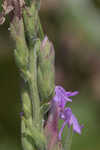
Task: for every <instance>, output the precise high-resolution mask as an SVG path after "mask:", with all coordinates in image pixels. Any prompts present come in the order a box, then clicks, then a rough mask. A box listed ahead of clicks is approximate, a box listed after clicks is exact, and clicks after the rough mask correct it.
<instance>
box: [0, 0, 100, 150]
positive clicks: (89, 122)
mask: <svg viewBox="0 0 100 150" xmlns="http://www.w3.org/2000/svg"><path fill="white" fill-rule="evenodd" d="M42 1H43V3H41V4H42V7H41V10H40V16H41V21H42V24H43V28H44V31H45V33H46V34H48V36H49V37H50V40H52V41H53V43H54V45H55V51H56V83H57V84H61V85H63V86H64V87H65V88H66V89H67V90H78V91H79V92H80V95H78V96H76V97H75V98H73V104H72V110H73V112H74V113H75V114H76V116H77V118H79V122H80V123H81V124H82V123H83V124H84V126H85V128H84V129H83V133H82V135H81V136H79V135H74V136H73V142H72V150H78V149H79V150H84V149H85V150H99V149H100V142H99V141H100V134H99V133H100V132H99V131H100V117H99V115H100V67H99V66H100V56H99V55H100V45H99V43H100V42H99V39H100V29H99V27H100V19H99V17H100V2H99V1H98V0H87V1H86V0H84V2H83V1H82V0H67V1H65V0H62V1H60V0H42ZM0 10H1V1H0ZM8 28H9V23H8V21H6V23H5V24H4V25H3V26H0V149H1V150H13V149H15V150H21V144H20V116H19V113H20V111H21V99H20V87H21V86H22V85H21V83H20V77H19V74H18V69H17V68H16V65H15V62H14V58H13V48H14V45H13V42H12V39H11V37H10V34H9V30H8ZM66 132H67V129H65V132H64V133H66ZM63 138H64V135H63Z"/></svg>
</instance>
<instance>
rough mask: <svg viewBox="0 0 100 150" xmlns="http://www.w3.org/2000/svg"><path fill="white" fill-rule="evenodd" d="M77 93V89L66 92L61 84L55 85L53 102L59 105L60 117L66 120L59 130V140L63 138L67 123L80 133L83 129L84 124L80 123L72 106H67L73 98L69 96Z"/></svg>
mask: <svg viewBox="0 0 100 150" xmlns="http://www.w3.org/2000/svg"><path fill="white" fill-rule="evenodd" d="M77 94H78V92H77V91H75V92H66V91H65V90H64V89H63V88H62V87H61V86H56V87H55V96H54V97H53V103H55V104H56V105H57V107H58V110H59V111H58V113H59V114H58V116H59V119H62V120H64V123H63V125H62V127H61V129H60V132H59V137H58V138H59V140H61V134H62V132H63V129H64V127H65V125H66V124H67V125H68V128H70V127H71V126H73V131H74V132H77V133H78V134H81V129H82V127H83V126H80V125H79V123H78V121H77V118H76V117H75V116H74V114H73V113H72V110H71V108H69V107H66V108H65V106H66V104H67V102H72V99H71V98H69V97H70V96H75V95H77Z"/></svg>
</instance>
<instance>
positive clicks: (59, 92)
mask: <svg viewBox="0 0 100 150" xmlns="http://www.w3.org/2000/svg"><path fill="white" fill-rule="evenodd" d="M77 94H78V92H77V91H75V92H66V91H65V90H64V88H62V87H61V86H56V87H55V96H54V97H53V101H54V102H56V103H57V104H58V106H59V107H60V108H61V109H64V107H65V105H66V103H67V102H72V99H71V98H69V97H70V96H75V95H77Z"/></svg>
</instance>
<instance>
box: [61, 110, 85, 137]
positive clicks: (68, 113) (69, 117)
mask: <svg viewBox="0 0 100 150" xmlns="http://www.w3.org/2000/svg"><path fill="white" fill-rule="evenodd" d="M60 119H62V120H64V123H63V125H62V127H61V129H60V132H59V140H61V134H62V131H63V129H64V127H65V125H66V124H67V125H68V128H70V127H71V126H73V131H74V132H76V133H78V134H81V129H82V128H83V126H80V125H79V123H78V120H77V118H76V117H75V116H74V114H72V110H71V108H69V107H67V108H65V109H64V112H62V113H61V115H60Z"/></svg>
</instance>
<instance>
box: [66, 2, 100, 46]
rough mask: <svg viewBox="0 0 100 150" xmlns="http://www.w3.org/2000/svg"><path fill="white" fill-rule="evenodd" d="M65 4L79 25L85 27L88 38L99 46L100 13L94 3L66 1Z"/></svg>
mask: <svg viewBox="0 0 100 150" xmlns="http://www.w3.org/2000/svg"><path fill="white" fill-rule="evenodd" d="M64 2H65V3H66V7H67V11H68V12H69V15H71V16H74V17H75V18H76V21H77V23H79V24H80V25H81V27H83V29H84V30H85V32H86V34H87V36H88V38H89V39H90V40H92V41H93V42H94V43H96V44H97V45H98V44H99V43H100V41H99V39H100V12H99V11H98V10H97V9H96V8H95V7H94V5H93V3H92V1H91V0H67V1H66V0H64ZM74 24H75V20H74ZM99 45H100V44H99Z"/></svg>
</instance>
